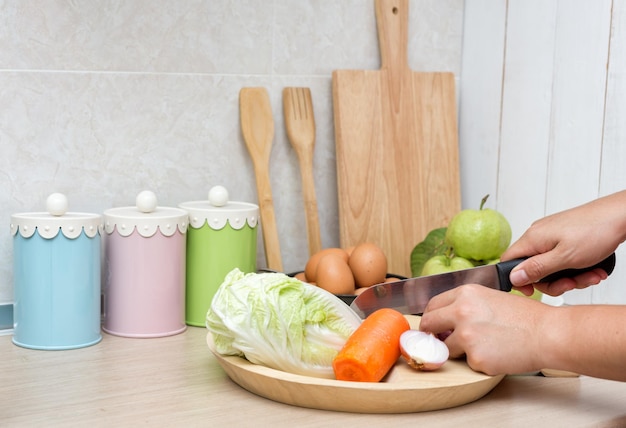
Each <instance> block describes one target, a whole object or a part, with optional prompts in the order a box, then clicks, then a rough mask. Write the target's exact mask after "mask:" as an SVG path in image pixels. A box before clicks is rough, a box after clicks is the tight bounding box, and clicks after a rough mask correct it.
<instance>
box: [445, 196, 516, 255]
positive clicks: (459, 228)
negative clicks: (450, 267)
mask: <svg viewBox="0 0 626 428" xmlns="http://www.w3.org/2000/svg"><path fill="white" fill-rule="evenodd" d="M488 197H489V195H487V196H485V197H484V198H483V200H482V202H481V204H480V209H478V210H474V209H465V210H463V211H460V212H459V213H458V214H456V215H455V216H454V217H453V218H452V220H450V224H449V225H448V229H447V230H446V237H445V241H446V244H447V245H449V246H450V247H452V248H453V249H454V254H455V255H456V256H458V257H463V258H465V259H471V260H494V259H497V258H499V257H500V256H501V255H502V253H504V251H505V250H506V249H507V248H508V247H509V244H511V225H510V224H509V222H508V221H507V219H506V218H505V217H504V215H502V213H500V212H498V211H496V210H492V209H490V208H484V205H485V202H486V201H487V198H488Z"/></svg>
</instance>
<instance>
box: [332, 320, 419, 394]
mask: <svg viewBox="0 0 626 428" xmlns="http://www.w3.org/2000/svg"><path fill="white" fill-rule="evenodd" d="M409 329H410V325H409V322H408V321H407V319H406V318H405V317H404V316H403V315H402V314H401V313H400V312H398V311H396V310H394V309H389V308H384V309H379V310H377V311H376V312H374V313H372V314H370V315H369V316H368V317H367V318H365V320H364V321H363V322H362V323H361V325H360V326H359V328H357V329H356V330H355V331H354V333H352V335H351V336H350V337H349V338H348V340H347V341H346V343H345V345H344V346H343V348H342V349H341V351H339V353H338V354H337V356H336V357H335V359H334V360H333V370H334V372H335V378H336V379H337V380H350V381H357V382H379V381H380V380H381V379H382V378H383V377H385V375H386V374H387V372H388V371H389V370H391V368H392V367H393V365H394V364H395V363H396V361H397V360H398V358H399V357H400V335H401V334H402V333H403V332H405V331H406V330H409Z"/></svg>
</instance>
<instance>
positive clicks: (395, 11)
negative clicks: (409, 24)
mask: <svg viewBox="0 0 626 428" xmlns="http://www.w3.org/2000/svg"><path fill="white" fill-rule="evenodd" d="M391 12H392V13H393V14H394V15H397V14H398V8H397V7H395V6H394V7H393V9H391Z"/></svg>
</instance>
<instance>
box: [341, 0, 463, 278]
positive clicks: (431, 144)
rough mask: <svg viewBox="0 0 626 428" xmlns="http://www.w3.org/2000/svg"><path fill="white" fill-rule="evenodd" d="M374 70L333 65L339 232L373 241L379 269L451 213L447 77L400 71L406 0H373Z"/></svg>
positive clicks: (402, 262)
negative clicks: (380, 257) (382, 257)
mask: <svg viewBox="0 0 626 428" xmlns="http://www.w3.org/2000/svg"><path fill="white" fill-rule="evenodd" d="M375 6H376V21H377V27H378V39H379V46H380V53H381V69H380V70H335V71H334V72H333V76H332V81H333V108H334V123H335V139H336V152H337V184H338V196H339V229H340V240H341V246H342V247H344V248H346V247H349V246H352V245H356V244H358V243H361V242H365V241H370V242H374V243H376V244H377V245H379V246H380V247H381V248H382V249H383V251H384V252H385V254H386V255H387V259H388V262H389V267H388V270H389V272H393V273H396V274H400V275H405V276H411V269H410V254H411V251H412V250H413V248H414V247H415V245H417V244H418V243H419V242H421V241H422V240H423V239H424V238H425V237H426V235H427V234H428V232H429V231H430V230H432V229H434V228H437V227H443V226H447V224H448V222H449V220H450V219H451V218H452V217H453V216H454V214H456V213H457V212H458V211H459V210H460V205H461V196H460V193H461V192H460V182H459V181H460V180H459V155H458V135H457V115H456V95H455V84H454V75H453V74H452V73H450V72H415V71H411V70H410V69H409V67H408V61H407V48H408V46H407V45H408V35H407V34H408V15H409V10H408V0H376V1H375Z"/></svg>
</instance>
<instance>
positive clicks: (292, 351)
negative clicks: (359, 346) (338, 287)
mask: <svg viewBox="0 0 626 428" xmlns="http://www.w3.org/2000/svg"><path fill="white" fill-rule="evenodd" d="M360 323H361V318H359V316H358V315H357V314H356V313H355V312H354V311H352V309H350V308H349V307H348V305H346V304H345V303H344V302H343V301H341V300H340V299H339V298H338V297H337V296H335V295H333V294H331V293H329V292H327V291H325V290H323V289H321V288H319V287H316V286H314V285H311V284H307V283H304V282H302V281H300V280H298V279H296V278H292V277H290V276H288V275H286V274H283V273H273V272H272V273H247V274H245V273H243V272H241V271H240V270H239V269H234V270H232V271H231V272H229V273H228V274H227V275H226V277H225V278H224V282H223V283H222V284H221V285H220V287H219V288H218V290H217V292H216V293H215V295H214V297H213V300H212V301H211V306H210V308H209V310H208V312H207V317H206V327H207V329H208V330H209V331H210V332H211V334H212V336H213V341H214V343H215V348H216V351H217V352H218V353H219V354H221V355H237V356H241V357H245V358H246V359H247V360H249V361H250V362H252V363H255V364H262V365H265V366H268V367H271V368H274V369H277V370H282V371H285V372H290V373H296V374H301V375H306V376H314V377H325V378H334V373H333V368H332V361H333V359H334V358H335V356H336V355H337V353H338V352H339V351H340V350H341V348H342V347H343V345H344V344H345V342H346V340H347V339H348V337H349V336H350V335H351V334H352V333H353V332H354V330H356V329H357V327H358V326H359V325H360Z"/></svg>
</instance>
